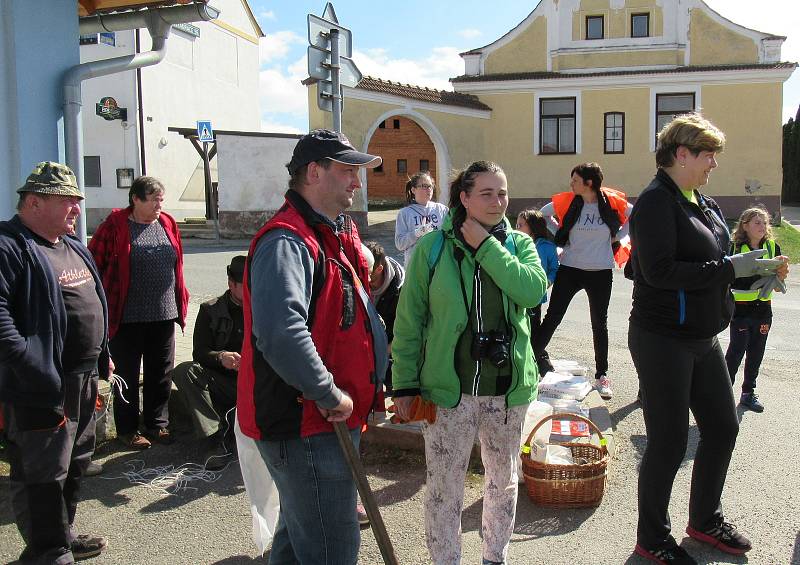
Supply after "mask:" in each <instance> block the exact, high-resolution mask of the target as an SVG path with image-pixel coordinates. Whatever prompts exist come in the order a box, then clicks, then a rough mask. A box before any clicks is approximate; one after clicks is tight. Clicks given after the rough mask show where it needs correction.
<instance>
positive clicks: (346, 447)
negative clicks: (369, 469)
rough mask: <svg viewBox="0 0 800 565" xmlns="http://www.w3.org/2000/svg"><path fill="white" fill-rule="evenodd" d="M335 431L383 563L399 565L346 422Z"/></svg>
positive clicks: (334, 427)
mask: <svg viewBox="0 0 800 565" xmlns="http://www.w3.org/2000/svg"><path fill="white" fill-rule="evenodd" d="M333 429H334V430H336V437H338V438H339V444H340V445H341V446H342V451H344V458H345V459H347V463H348V464H349V465H350V471H351V472H352V473H353V480H355V482H356V487H357V488H358V493H359V494H360V495H361V502H363V503H364V509H365V510H366V511H367V517H368V518H369V524H370V526H371V527H372V532H373V533H374V534H375V541H377V542H378V548H379V549H380V550H381V555H382V556H383V562H384V563H385V565H399V562H398V561H397V557H396V556H395V554H394V548H393V547H392V540H390V539H389V534H388V533H387V532H386V525H385V524H384V523H383V517H382V516H381V511H380V510H379V509H378V503H377V502H376V501H375V497H374V496H373V495H372V489H371V488H370V486H369V481H367V475H366V473H365V472H364V467H363V466H362V465H361V458H360V457H359V456H358V453H356V447H355V445H353V440H352V438H351V437H350V431H349V430H348V429H347V425H346V424H345V423H344V422H333Z"/></svg>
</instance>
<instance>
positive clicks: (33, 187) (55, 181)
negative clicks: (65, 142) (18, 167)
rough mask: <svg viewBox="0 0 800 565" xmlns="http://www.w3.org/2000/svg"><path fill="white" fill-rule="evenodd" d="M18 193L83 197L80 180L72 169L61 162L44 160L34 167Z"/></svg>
mask: <svg viewBox="0 0 800 565" xmlns="http://www.w3.org/2000/svg"><path fill="white" fill-rule="evenodd" d="M17 192H18V193H20V194H21V193H23V192H33V193H36V194H53V195H56V196H77V197H78V198H83V194H81V191H80V189H79V188H78V181H77V179H76V178H75V174H74V173H73V172H72V169H70V168H69V167H67V166H66V165H62V164H61V163H54V162H52V161H42V162H41V163H39V164H38V165H36V166H35V167H34V168H33V171H31V174H30V175H28V180H26V181H25V184H24V185H23V186H22V187H21V188H19V189H17Z"/></svg>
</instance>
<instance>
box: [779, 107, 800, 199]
mask: <svg viewBox="0 0 800 565" xmlns="http://www.w3.org/2000/svg"><path fill="white" fill-rule="evenodd" d="M781 199H782V200H783V201H784V202H800V106H798V108H797V114H796V116H795V118H794V119H792V118H789V121H788V122H786V123H785V124H784V125H783V188H782V190H781Z"/></svg>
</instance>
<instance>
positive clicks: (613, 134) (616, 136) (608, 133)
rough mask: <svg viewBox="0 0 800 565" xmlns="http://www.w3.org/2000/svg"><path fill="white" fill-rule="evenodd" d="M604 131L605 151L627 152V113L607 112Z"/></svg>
mask: <svg viewBox="0 0 800 565" xmlns="http://www.w3.org/2000/svg"><path fill="white" fill-rule="evenodd" d="M604 116H605V128H604V129H605V131H604V133H603V152H604V153H625V114H624V112H606V113H605V114H604Z"/></svg>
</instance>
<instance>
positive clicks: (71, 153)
mask: <svg viewBox="0 0 800 565" xmlns="http://www.w3.org/2000/svg"><path fill="white" fill-rule="evenodd" d="M218 16H219V10H217V9H216V8H212V7H211V6H208V5H206V4H192V5H189V6H178V7H173V8H158V9H155V10H140V11H137V12H123V13H121V14H111V15H108V16H100V15H97V16H91V17H87V18H81V20H80V24H79V26H80V27H79V29H80V33H81V34H82V35H83V34H89V33H98V32H101V31H125V30H130V29H138V28H141V27H146V28H147V30H148V31H149V32H150V36H151V37H152V40H153V48H152V50H151V51H148V52H146V53H135V54H133V55H125V56H122V57H114V58H111V59H103V60H100V61H92V62H89V63H82V64H80V65H76V66H74V67H72V68H71V69H69V70H68V71H67V73H66V74H65V75H64V80H63V86H64V146H65V147H64V149H65V156H66V161H67V165H68V166H69V167H70V168H71V169H72V170H73V172H74V173H75V176H76V178H77V179H78V187H79V188H80V190H81V193H83V194H84V195H85V194H86V191H85V188H84V184H83V121H82V117H81V105H82V104H81V83H82V82H83V81H84V80H86V79H90V78H94V77H99V76H105V75H112V74H116V73H121V72H125V71H131V70H134V69H140V68H142V67H148V66H151V65H156V64H158V63H159V62H161V61H162V60H163V59H164V57H165V56H166V54H167V38H168V37H169V32H170V29H171V26H172V24H179V23H189V22H196V21H201V20H202V21H209V20H213V19H216V18H217V17H218ZM140 127H144V124H140ZM76 235H78V237H80V239H81V241H82V242H84V243H86V220H85V215H84V214H81V215H80V216H79V217H78V229H77V234H76Z"/></svg>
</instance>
